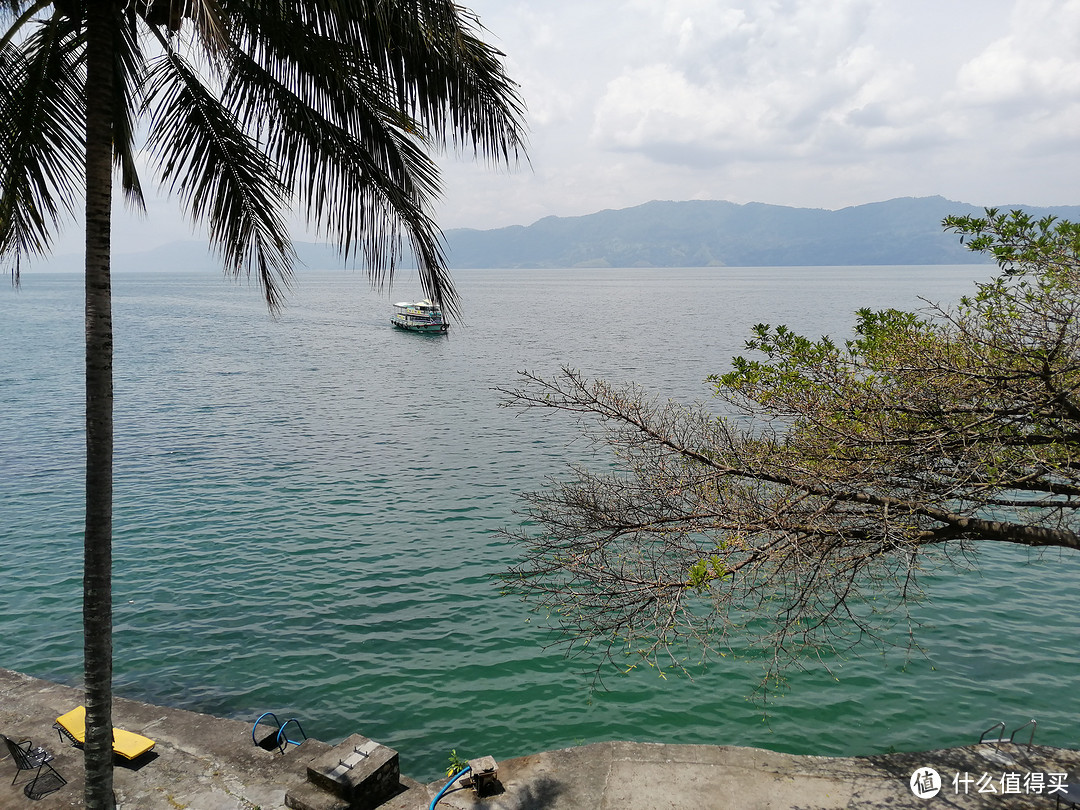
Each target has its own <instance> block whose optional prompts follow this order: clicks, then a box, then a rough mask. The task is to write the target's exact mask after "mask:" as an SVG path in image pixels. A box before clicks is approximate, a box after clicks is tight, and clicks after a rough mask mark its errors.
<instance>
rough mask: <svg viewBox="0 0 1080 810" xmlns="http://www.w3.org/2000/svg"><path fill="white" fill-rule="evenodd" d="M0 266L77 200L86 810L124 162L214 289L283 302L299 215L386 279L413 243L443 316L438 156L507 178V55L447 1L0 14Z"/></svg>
mask: <svg viewBox="0 0 1080 810" xmlns="http://www.w3.org/2000/svg"><path fill="white" fill-rule="evenodd" d="M0 11H2V13H3V16H4V19H5V21H6V22H7V23H8V28H7V31H6V33H5V34H4V35H3V37H2V38H0V120H2V121H3V135H2V136H0V139H2V140H0V257H3V258H4V259H5V260H6V261H8V262H9V263H10V265H11V267H12V273H13V277H14V279H15V281H16V282H17V281H18V276H19V271H20V267H21V265H22V263H23V262H24V261H25V260H26V259H27V258H29V257H32V256H34V255H36V254H43V253H46V252H47V251H48V250H49V248H50V245H51V243H52V239H53V237H54V235H55V233H56V231H57V230H58V228H60V227H61V226H62V225H63V224H64V223H65V222H67V221H69V220H70V219H71V218H72V216H74V215H75V214H76V213H77V209H78V202H79V200H80V199H85V206H86V207H85V215H86V219H85V221H86V272H85V285H86V311H85V318H86V523H85V558H84V588H83V605H84V608H83V628H84V669H85V676H84V677H85V690H86V708H87V733H86V746H85V749H86V754H85V761H86V796H85V800H86V807H87V808H92V810H98V809H99V808H101V809H103V810H108V808H112V807H113V803H114V800H113V795H112V746H111V739H112V715H111V705H112V585H111V574H112V562H111V547H112V453H113V424H112V410H113V389H112V315H111V292H110V270H109V261H110V259H109V257H110V237H111V225H110V212H111V207H112V188H113V178H114V174H116V175H118V177H119V180H120V187H121V189H122V190H123V193H124V195H125V196H126V198H127V200H128V202H129V203H130V204H133V205H135V206H137V207H141V206H142V204H143V196H142V191H141V185H140V180H139V176H138V172H137V166H136V164H137V161H136V157H137V154H138V153H137V148H138V146H139V145H142V144H144V145H145V152H146V154H147V155H148V156H149V158H150V159H151V161H152V162H153V163H155V164H156V167H157V169H158V172H159V178H160V180H161V181H162V183H164V184H165V185H167V186H168V187H169V188H170V189H171V190H173V191H175V192H177V193H178V195H179V197H180V199H181V201H182V203H183V204H184V206H185V208H186V210H187V211H188V213H189V214H190V215H191V216H192V217H193V218H194V219H196V220H199V221H202V222H204V223H205V224H206V227H207V231H208V233H209V237H210V240H211V244H212V245H213V246H214V247H215V249H216V250H217V251H218V253H219V254H220V256H221V259H222V261H223V264H224V266H225V268H226V270H227V271H228V272H231V273H234V274H239V273H248V274H251V273H253V274H255V276H256V277H257V278H258V280H259V282H260V283H261V285H262V289H263V291H264V293H265V296H266V301H267V303H268V305H269V306H270V307H271V308H272V309H273V308H276V307H278V306H280V304H281V292H282V288H283V287H284V286H287V285H288V283H289V278H290V274H291V268H292V263H293V260H294V258H295V257H294V254H293V252H292V247H291V243H290V241H289V239H288V233H287V227H286V225H287V218H288V212H289V211H291V210H293V209H294V208H295V209H297V210H300V211H302V212H303V213H304V215H305V216H306V218H307V220H308V222H309V223H310V224H311V226H312V227H313V228H314V229H315V230H316V231H317V232H319V233H320V234H323V235H325V236H327V237H328V238H330V239H331V240H332V241H334V242H335V243H336V244H337V245H338V247H339V248H340V249H341V251H342V252H343V254H345V255H346V256H347V257H348V256H356V257H358V258H360V259H362V260H364V261H365V263H366V264H367V266H368V267H369V268H370V272H371V275H372V279H373V282H375V283H376V284H379V285H381V284H384V283H389V282H390V281H391V280H392V278H393V272H394V268H395V266H396V265H397V264H398V263H399V260H400V258H401V256H402V254H403V251H404V245H405V243H406V242H408V244H409V246H410V247H411V250H412V253H413V255H414V256H415V257H416V260H417V263H418V267H419V269H420V278H421V282H422V284H423V287H424V291H425V293H426V294H427V295H428V297H430V298H431V299H433V300H434V301H436V302H438V303H439V304H441V305H442V306H443V307H445V308H447V309H448V310H449V311H451V312H454V311H455V310H456V307H455V301H456V296H455V293H454V290H453V286H452V284H451V281H450V279H449V276H448V274H447V272H446V269H445V261H444V257H443V254H442V249H441V234H440V232H439V230H438V227H437V226H436V224H435V222H434V221H433V220H432V219H431V217H430V214H429V208H430V203H431V201H432V200H433V198H434V197H435V196H437V194H438V193H439V176H438V172H437V169H436V167H435V165H434V164H433V162H432V160H431V157H430V155H429V152H430V150H431V149H432V148H445V147H450V146H452V147H456V148H464V149H472V151H473V154H474V156H481V155H482V156H484V157H486V158H488V159H490V160H492V161H494V162H497V163H498V162H502V163H509V162H511V161H512V160H514V159H516V158H517V157H519V156H520V155H523V152H524V146H523V144H524V138H523V129H524V127H523V109H524V108H523V105H522V103H521V100H520V97H519V95H518V93H517V86H516V85H515V84H514V83H513V82H511V81H510V80H509V79H508V78H507V76H506V73H505V71H504V69H503V64H502V54H501V53H499V52H498V51H497V50H495V49H494V48H492V47H490V46H489V45H487V44H485V43H484V42H483V40H482V39H481V35H482V33H483V29H482V28H481V26H480V24H479V21H478V19H477V18H476V17H475V15H473V14H472V13H471V12H469V11H468V10H467V9H465V8H462V7H461V6H458V5H456V4H455V3H453V2H449V1H448V0H308V2H303V3H293V2H284V0H51V2H46V1H45V0H38V2H26V0H0Z"/></svg>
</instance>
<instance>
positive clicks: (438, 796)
mask: <svg viewBox="0 0 1080 810" xmlns="http://www.w3.org/2000/svg"><path fill="white" fill-rule="evenodd" d="M471 770H472V767H471V766H469V765H466V766H465V769H464V770H462V771H458V772H457V773H455V774H454V776H453V778H452V779H451V780H450V781H449V782H447V783H446V784H445V785H443V789H442V790H440V791H439V792H438V793H437V794H436V796H435V798H434V799H432V800H431V804H429V805H428V810H435V805H437V804H438V803H439V799H441V798H442V797H443V794H444V793H446V791H448V790H449V789H450V786H451V785H452V784H454V782H456V781H457V780H458V779H460V778H461V777H463V776H464V775H465V774H467V773H468V772H469V771H471Z"/></svg>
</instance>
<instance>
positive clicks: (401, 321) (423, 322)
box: [390, 298, 450, 334]
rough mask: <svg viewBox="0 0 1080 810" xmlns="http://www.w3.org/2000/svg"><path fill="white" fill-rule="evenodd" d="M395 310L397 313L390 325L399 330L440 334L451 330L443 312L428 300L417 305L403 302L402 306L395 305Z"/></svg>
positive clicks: (418, 302)
mask: <svg viewBox="0 0 1080 810" xmlns="http://www.w3.org/2000/svg"><path fill="white" fill-rule="evenodd" d="M394 308H395V309H396V310H397V311H396V312H395V313H394V316H393V317H392V318H391V319H390V323H392V324H393V325H394V326H396V327H397V328H398V329H407V330H409V331H410V332H427V333H434V334H440V333H443V332H446V330H447V329H449V328H450V324H449V323H448V322H447V320H446V318H444V317H443V314H442V310H441V309H439V308H438V307H437V306H435V305H434V304H433V303H431V301H429V300H428V299H426V298H425V299H424V300H423V301H417V302H416V303H410V302H408V301H403V302H401V303H400V304H394Z"/></svg>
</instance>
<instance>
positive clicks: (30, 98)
mask: <svg viewBox="0 0 1080 810" xmlns="http://www.w3.org/2000/svg"><path fill="white" fill-rule="evenodd" d="M84 85H85V71H84V67H83V64H82V57H81V41H80V37H79V32H78V31H77V29H76V27H75V26H74V24H73V23H72V22H71V21H70V20H69V19H67V18H65V17H62V16H60V15H54V16H53V17H52V18H51V19H49V20H46V21H43V22H41V23H40V24H38V25H37V29H36V30H35V31H33V32H32V33H31V34H30V35H29V36H27V38H26V39H24V40H23V41H22V42H20V43H19V44H18V45H16V44H13V43H9V44H8V45H7V46H6V47H4V48H2V49H0V120H3V121H4V124H5V126H4V131H3V135H2V136H0V256H3V257H6V258H9V259H12V260H13V262H14V264H15V265H16V266H17V265H18V264H19V262H20V260H21V259H22V258H24V257H26V256H28V255H32V254H40V253H44V252H45V251H47V250H48V249H49V247H50V245H51V244H52V240H53V236H54V232H55V230H56V229H57V227H58V226H59V224H60V221H61V219H62V218H64V217H65V216H70V215H72V214H73V213H74V211H75V207H76V205H77V204H78V201H79V199H80V198H81V192H82V166H83V159H82V153H83V133H82V130H81V128H80V127H79V122H80V121H82V120H85V102H84V95H83V89H84Z"/></svg>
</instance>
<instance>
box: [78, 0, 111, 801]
mask: <svg viewBox="0 0 1080 810" xmlns="http://www.w3.org/2000/svg"><path fill="white" fill-rule="evenodd" d="M112 7H113V3H112V2H108V0H106V2H93V3H88V4H87V27H86V40H87V44H86V87H87V91H86V102H87V104H86V107H87V111H86V278H85V284H86V527H85V534H84V555H85V556H84V559H83V667H84V684H85V688H86V751H85V762H86V793H85V798H86V808H87V810H113V807H114V802H113V789H112V786H113V771H112V498H113V381H112V353H113V334H112V289H111V280H110V267H109V264H110V262H109V258H110V257H109V254H110V237H111V227H112V223H111V214H112V150H113V146H112V98H113V92H112V82H113V53H112V49H113V25H114V23H115V12H114V11H113V10H112Z"/></svg>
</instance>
